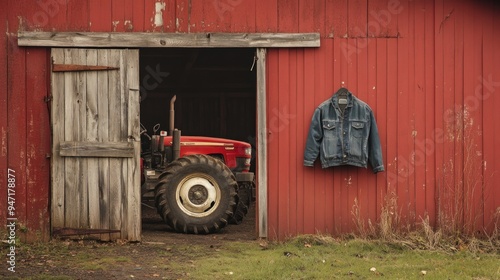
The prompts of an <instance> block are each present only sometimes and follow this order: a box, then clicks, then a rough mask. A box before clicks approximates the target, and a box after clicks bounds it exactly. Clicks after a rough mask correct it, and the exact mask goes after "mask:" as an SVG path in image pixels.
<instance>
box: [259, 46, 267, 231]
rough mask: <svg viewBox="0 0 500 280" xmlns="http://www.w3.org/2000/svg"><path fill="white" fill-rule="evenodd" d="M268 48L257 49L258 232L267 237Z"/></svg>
mask: <svg viewBox="0 0 500 280" xmlns="http://www.w3.org/2000/svg"><path fill="white" fill-rule="evenodd" d="M266 110H267V109H266V49H264V48H259V49H257V146H258V147H257V153H258V154H257V166H258V170H257V183H258V184H259V185H258V188H257V189H258V191H259V193H258V203H259V213H258V221H259V223H258V232H259V237H260V238H267V237H268V236H267V234H268V233H267V125H266V122H267V116H266Z"/></svg>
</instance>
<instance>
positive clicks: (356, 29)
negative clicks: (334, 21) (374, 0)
mask: <svg viewBox="0 0 500 280" xmlns="http://www.w3.org/2000/svg"><path fill="white" fill-rule="evenodd" d="M367 9H368V1H364V0H350V1H348V5H347V32H348V36H349V37H351V38H352V37H354V38H356V37H362V38H363V37H366V36H367V32H366V29H367V14H368V13H367Z"/></svg>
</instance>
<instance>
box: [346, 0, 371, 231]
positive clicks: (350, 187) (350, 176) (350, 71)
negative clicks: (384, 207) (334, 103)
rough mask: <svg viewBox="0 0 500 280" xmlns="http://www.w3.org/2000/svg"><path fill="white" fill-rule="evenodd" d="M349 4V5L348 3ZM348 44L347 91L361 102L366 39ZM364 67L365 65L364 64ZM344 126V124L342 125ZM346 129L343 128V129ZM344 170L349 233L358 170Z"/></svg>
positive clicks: (356, 197)
mask: <svg viewBox="0 0 500 280" xmlns="http://www.w3.org/2000/svg"><path fill="white" fill-rule="evenodd" d="M349 4H351V3H350V2H349ZM347 41H348V42H349V43H348V44H349V45H351V46H356V50H357V51H356V54H354V55H352V56H351V57H349V60H348V61H347V69H346V70H347V83H346V84H347V87H346V88H347V89H348V90H349V91H351V92H352V93H353V94H354V95H355V96H357V97H358V98H360V99H361V100H363V99H364V97H363V94H362V93H361V91H360V88H361V87H362V86H358V83H360V78H359V76H358V75H359V72H358V71H359V70H360V68H364V67H359V65H358V63H359V62H360V61H361V60H362V59H361V57H362V53H363V52H366V46H363V45H361V42H366V38H349V39H347ZM365 67H366V64H365ZM344 125H345V124H344ZM345 128H346V127H345V126H344V129H345ZM345 167H346V168H345V169H344V170H345V173H344V174H343V175H344V176H343V178H342V185H343V187H344V189H345V192H344V194H345V197H346V200H345V202H343V207H342V210H343V211H344V212H343V213H342V218H343V231H344V232H348V231H349V232H350V231H354V230H355V228H354V224H353V219H352V208H353V204H354V201H355V200H357V199H358V172H360V171H359V170H358V168H356V167H353V166H345Z"/></svg>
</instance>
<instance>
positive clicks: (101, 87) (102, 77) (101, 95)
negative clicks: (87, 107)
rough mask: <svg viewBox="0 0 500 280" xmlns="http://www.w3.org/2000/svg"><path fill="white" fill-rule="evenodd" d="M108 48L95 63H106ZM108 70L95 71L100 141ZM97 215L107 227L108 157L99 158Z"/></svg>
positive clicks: (104, 137) (104, 131) (105, 130)
mask: <svg viewBox="0 0 500 280" xmlns="http://www.w3.org/2000/svg"><path fill="white" fill-rule="evenodd" d="M109 53H110V50H106V49H102V50H98V51H97V65H108V64H109V55H110V54H109ZM108 75H109V72H108V71H100V72H99V73H97V82H98V88H97V92H98V93H97V94H98V104H99V105H98V107H97V110H98V129H99V131H98V137H97V140H98V141H100V142H103V141H109V115H110V114H113V112H110V111H109V76H108ZM98 161H99V175H98V177H99V211H100V213H99V216H100V221H101V225H100V228H102V229H109V228H110V225H109V221H110V220H109V219H110V213H109V211H110V209H109V201H110V197H109V189H110V186H109V184H110V181H109V159H107V158H99V159H98ZM109 239H110V235H109V234H101V240H109Z"/></svg>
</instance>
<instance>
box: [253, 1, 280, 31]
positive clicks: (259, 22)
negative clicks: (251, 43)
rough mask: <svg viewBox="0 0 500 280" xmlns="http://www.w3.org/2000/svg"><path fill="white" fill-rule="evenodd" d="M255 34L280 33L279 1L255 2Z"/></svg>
mask: <svg viewBox="0 0 500 280" xmlns="http://www.w3.org/2000/svg"><path fill="white" fill-rule="evenodd" d="M255 32H278V0H269V1H255Z"/></svg>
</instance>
